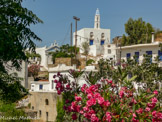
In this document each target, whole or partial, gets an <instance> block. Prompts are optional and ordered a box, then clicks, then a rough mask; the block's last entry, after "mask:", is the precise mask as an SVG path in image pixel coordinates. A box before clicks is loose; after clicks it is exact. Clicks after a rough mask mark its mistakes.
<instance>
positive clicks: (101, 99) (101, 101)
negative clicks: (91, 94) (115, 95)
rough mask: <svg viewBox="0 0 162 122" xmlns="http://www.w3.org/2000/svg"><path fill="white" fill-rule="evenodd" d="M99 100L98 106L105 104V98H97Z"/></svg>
mask: <svg viewBox="0 0 162 122" xmlns="http://www.w3.org/2000/svg"><path fill="white" fill-rule="evenodd" d="M97 100H98V104H100V105H101V104H102V103H104V101H105V100H104V98H103V97H99V98H97Z"/></svg>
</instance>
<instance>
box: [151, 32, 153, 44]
mask: <svg viewBox="0 0 162 122" xmlns="http://www.w3.org/2000/svg"><path fill="white" fill-rule="evenodd" d="M151 34H152V41H151V42H152V43H154V32H152V33H151Z"/></svg>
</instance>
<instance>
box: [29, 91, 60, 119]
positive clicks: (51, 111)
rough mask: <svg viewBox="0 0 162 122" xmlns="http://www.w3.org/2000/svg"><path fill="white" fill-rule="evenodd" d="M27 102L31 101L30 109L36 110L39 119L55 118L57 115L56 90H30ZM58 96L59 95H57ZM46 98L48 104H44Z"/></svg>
mask: <svg viewBox="0 0 162 122" xmlns="http://www.w3.org/2000/svg"><path fill="white" fill-rule="evenodd" d="M30 94H31V95H30V97H29V103H31V110H33V111H36V112H37V118H39V120H40V121H44V122H45V121H52V122H54V121H55V120H56V116H57V109H56V103H57V97H58V95H57V93H56V92H30ZM59 97H60V96H59ZM46 100H48V105H47V104H46Z"/></svg>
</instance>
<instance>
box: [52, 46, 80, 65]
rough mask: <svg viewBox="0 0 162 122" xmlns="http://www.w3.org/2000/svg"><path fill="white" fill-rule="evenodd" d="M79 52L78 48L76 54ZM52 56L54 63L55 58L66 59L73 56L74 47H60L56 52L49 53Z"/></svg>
mask: <svg viewBox="0 0 162 122" xmlns="http://www.w3.org/2000/svg"><path fill="white" fill-rule="evenodd" d="M78 52H79V48H77V53H78ZM50 54H51V55H52V61H53V62H55V58H67V57H72V58H73V57H74V56H75V47H74V46H69V44H66V45H62V46H61V47H60V49H59V50H58V51H56V52H50Z"/></svg>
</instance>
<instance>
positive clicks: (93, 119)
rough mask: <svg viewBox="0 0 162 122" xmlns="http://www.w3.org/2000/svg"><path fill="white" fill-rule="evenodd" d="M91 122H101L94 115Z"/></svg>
mask: <svg viewBox="0 0 162 122" xmlns="http://www.w3.org/2000/svg"><path fill="white" fill-rule="evenodd" d="M91 122H99V119H98V117H97V116H96V114H92V115H91Z"/></svg>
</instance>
